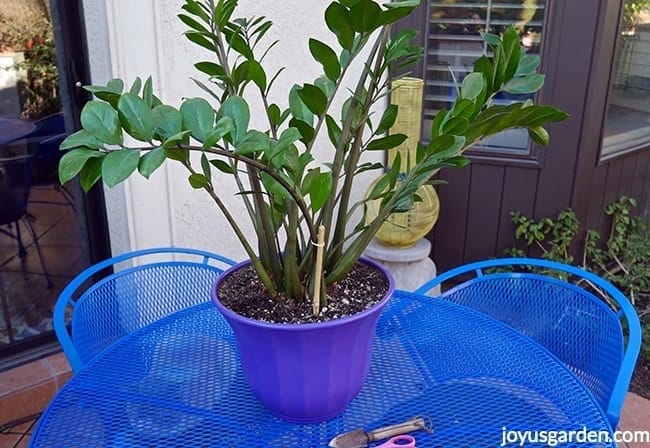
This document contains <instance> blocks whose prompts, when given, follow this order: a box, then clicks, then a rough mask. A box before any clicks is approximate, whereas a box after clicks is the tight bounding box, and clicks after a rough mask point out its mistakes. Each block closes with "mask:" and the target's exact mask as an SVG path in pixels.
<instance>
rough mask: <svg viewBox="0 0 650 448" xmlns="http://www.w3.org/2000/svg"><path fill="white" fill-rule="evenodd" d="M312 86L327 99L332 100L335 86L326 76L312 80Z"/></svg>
mask: <svg viewBox="0 0 650 448" xmlns="http://www.w3.org/2000/svg"><path fill="white" fill-rule="evenodd" d="M314 85H315V86H316V87H318V88H319V89H320V90H321V92H323V93H324V94H325V96H326V97H327V98H332V95H334V89H335V88H336V84H335V83H334V81H332V80H331V79H329V78H328V77H327V76H319V77H318V78H316V79H315V80H314Z"/></svg>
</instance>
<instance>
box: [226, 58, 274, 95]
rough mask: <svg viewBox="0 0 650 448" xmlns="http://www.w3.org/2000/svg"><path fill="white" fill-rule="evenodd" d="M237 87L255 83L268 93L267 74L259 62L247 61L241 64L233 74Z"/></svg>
mask: <svg viewBox="0 0 650 448" xmlns="http://www.w3.org/2000/svg"><path fill="white" fill-rule="evenodd" d="M232 80H233V83H234V85H235V86H239V85H242V84H246V83H248V82H250V81H253V82H254V83H255V84H256V85H257V86H258V87H259V88H260V90H262V91H266V73H265V72H264V68H262V66H261V65H260V63H259V62H257V61H255V60H252V59H251V60H246V61H244V62H242V63H241V64H239V65H238V66H237V67H236V68H235V69H234V70H233V73H232Z"/></svg>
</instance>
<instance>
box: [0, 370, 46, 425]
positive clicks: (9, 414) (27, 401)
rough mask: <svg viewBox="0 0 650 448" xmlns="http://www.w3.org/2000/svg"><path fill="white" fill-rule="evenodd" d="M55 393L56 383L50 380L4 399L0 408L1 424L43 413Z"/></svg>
mask: <svg viewBox="0 0 650 448" xmlns="http://www.w3.org/2000/svg"><path fill="white" fill-rule="evenodd" d="M55 393H56V383H55V382H54V380H50V381H48V382H47V383H43V384H40V385H38V386H36V387H33V388H31V389H30V390H26V391H23V392H21V393H16V394H12V395H9V396H6V397H4V398H3V399H2V406H0V423H5V422H9V421H12V420H16V419H18V418H21V417H24V416H26V415H32V414H36V413H38V412H41V411H42V410H43V409H45V406H47V404H48V403H49V402H50V400H52V397H53V396H54V394H55Z"/></svg>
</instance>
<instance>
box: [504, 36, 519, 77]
mask: <svg viewBox="0 0 650 448" xmlns="http://www.w3.org/2000/svg"><path fill="white" fill-rule="evenodd" d="M502 41H503V44H502V47H503V52H504V54H505V62H506V65H505V70H504V76H505V79H506V80H509V79H511V78H512V77H513V76H514V74H515V72H516V71H517V67H518V66H519V60H520V59H521V44H520V43H519V33H518V32H517V30H516V29H515V27H514V26H513V25H509V26H508V28H506V30H505V31H504V32H503V35H502Z"/></svg>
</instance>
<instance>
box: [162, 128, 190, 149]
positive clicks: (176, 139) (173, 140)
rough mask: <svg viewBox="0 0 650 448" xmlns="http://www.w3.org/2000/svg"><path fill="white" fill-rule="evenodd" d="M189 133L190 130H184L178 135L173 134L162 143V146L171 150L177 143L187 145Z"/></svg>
mask: <svg viewBox="0 0 650 448" xmlns="http://www.w3.org/2000/svg"><path fill="white" fill-rule="evenodd" d="M191 132H192V131H190V130H186V131H182V132H179V133H178V134H174V135H172V136H171V137H169V138H167V139H166V140H165V141H164V142H163V146H164V147H165V148H172V147H175V146H176V145H177V144H179V143H180V144H188V143H189V141H190V138H189V136H190V134H191Z"/></svg>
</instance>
